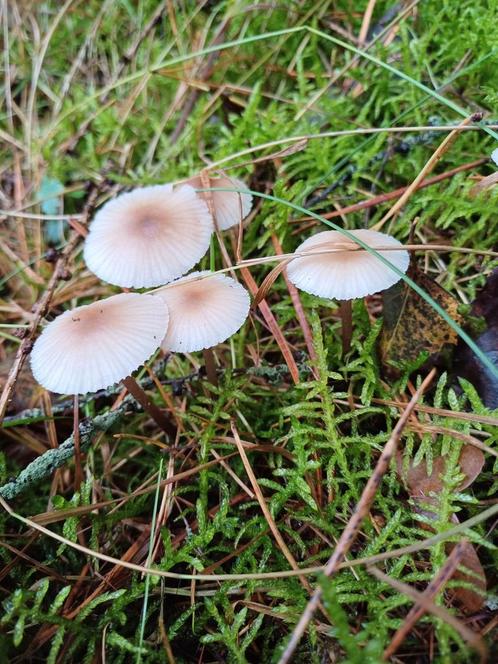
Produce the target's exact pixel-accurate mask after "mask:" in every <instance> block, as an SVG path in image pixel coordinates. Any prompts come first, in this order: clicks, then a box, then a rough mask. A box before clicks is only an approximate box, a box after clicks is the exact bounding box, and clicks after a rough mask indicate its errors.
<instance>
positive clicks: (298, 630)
mask: <svg viewBox="0 0 498 664" xmlns="http://www.w3.org/2000/svg"><path fill="white" fill-rule="evenodd" d="M435 373H436V370H435V369H432V371H431V372H430V373H429V374H428V375H427V376H426V378H425V379H424V380H423V382H422V384H421V385H420V387H419V388H418V390H417V391H416V392H415V394H414V395H413V397H412V398H411V400H410V403H409V404H408V406H407V407H406V410H405V411H404V413H403V414H402V415H401V417H400V418H399V420H398V422H397V424H396V426H395V427H394V429H393V432H392V434H391V436H390V438H389V440H388V441H387V443H386V445H385V446H384V449H383V450H382V453H381V455H380V457H379V460H378V461H377V465H376V466H375V469H374V471H373V473H372V475H371V477H370V479H369V480H368V482H367V484H366V486H365V488H364V489H363V493H362V494H361V497H360V500H359V501H358V504H357V505H356V509H355V511H354V512H353V515H352V516H351V518H350V519H349V521H348V523H347V525H346V527H345V528H344V530H343V532H342V535H341V537H340V538H339V541H338V542H337V546H336V548H335V550H334V553H333V554H332V556H331V557H330V559H329V561H328V562H327V565H326V566H325V570H324V572H323V573H324V575H325V576H327V577H329V576H332V574H334V573H335V572H336V571H337V570H338V569H339V567H340V564H341V563H342V562H343V561H344V559H345V557H346V554H347V553H348V551H349V550H350V548H351V546H352V545H353V542H354V541H355V539H356V537H357V535H358V533H359V530H360V526H361V524H362V521H363V519H364V518H365V517H366V516H367V514H368V512H369V510H370V506H371V504H372V502H373V500H374V498H375V494H376V492H377V489H378V488H379V485H380V483H381V481H382V478H383V477H384V475H385V473H386V472H387V470H388V469H389V465H390V463H391V460H392V458H393V456H394V454H395V452H396V448H397V446H398V441H399V439H400V437H401V434H402V432H403V429H404V428H405V426H406V423H407V422H408V418H409V417H410V415H411V414H412V412H413V410H414V409H415V406H416V404H417V401H418V400H419V399H420V397H421V396H422V394H423V393H424V392H425V390H426V389H427V387H428V386H429V384H430V383H431V381H432V379H433V378H434V376H435ZM321 595H322V589H321V588H320V587H317V588H316V589H315V591H314V593H313V595H312V597H311V599H310V600H309V602H308V604H307V606H306V608H305V610H304V612H303V614H302V615H301V618H300V619H299V622H298V623H297V625H296V627H295V628H294V631H293V632H292V635H291V638H290V641H289V643H288V644H287V646H286V648H285V650H284V652H283V654H282V657H281V658H280V660H279V664H288V662H291V661H292V655H293V653H294V650H295V649H296V647H297V645H298V643H299V641H300V640H301V637H302V636H303V634H304V632H305V631H306V628H307V627H308V624H309V622H310V620H311V619H312V618H313V615H314V613H315V611H316V609H317V608H318V605H319V603H320V598H321Z"/></svg>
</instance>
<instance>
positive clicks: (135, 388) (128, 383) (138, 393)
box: [121, 376, 176, 440]
mask: <svg viewBox="0 0 498 664" xmlns="http://www.w3.org/2000/svg"><path fill="white" fill-rule="evenodd" d="M121 382H122V383H123V385H124V386H125V387H126V389H127V390H128V392H129V393H130V394H131V395H132V396H133V398H134V399H136V400H137V401H138V403H139V404H140V405H141V406H142V408H143V409H144V410H145V411H146V412H147V413H148V414H149V415H150V416H151V417H152V419H153V420H154V422H156V424H158V425H159V426H160V427H161V429H163V431H165V432H166V433H167V434H168V436H169V437H170V438H171V439H173V440H174V439H175V436H176V426H175V425H174V424H173V423H172V422H171V420H170V419H169V417H167V415H165V414H164V413H163V411H162V410H161V409H160V408H158V407H157V406H156V404H155V403H153V402H152V401H151V400H150V399H149V397H148V396H147V395H146V393H145V392H144V391H143V389H142V388H141V387H140V385H139V384H138V383H137V381H136V380H135V379H134V378H133V377H132V376H128V377H127V378H124V379H123V380H122V381H121Z"/></svg>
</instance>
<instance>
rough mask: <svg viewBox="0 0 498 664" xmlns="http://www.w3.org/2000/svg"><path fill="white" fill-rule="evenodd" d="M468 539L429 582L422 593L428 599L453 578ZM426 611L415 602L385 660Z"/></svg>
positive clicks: (454, 551)
mask: <svg viewBox="0 0 498 664" xmlns="http://www.w3.org/2000/svg"><path fill="white" fill-rule="evenodd" d="M467 541H468V540H462V541H461V542H458V544H457V545H456V546H455V547H454V548H453V550H452V552H451V553H450V555H449V556H448V558H447V560H446V562H445V563H444V565H443V566H442V567H441V569H440V570H439V572H438V573H437V575H436V576H435V577H434V578H433V579H432V581H431V582H430V583H429V585H428V586H427V588H426V589H425V590H424V592H423V593H422V596H423V597H424V598H425V599H426V600H428V601H432V600H433V599H434V598H435V597H436V595H437V594H438V592H439V591H440V590H442V589H443V588H444V586H445V585H446V583H447V581H449V580H450V579H451V577H452V576H453V574H454V573H455V571H456V569H457V567H458V564H459V563H460V560H461V558H462V556H463V554H464V552H465V551H464V546H465V543H466V542H467ZM368 569H369V571H371V570H372V569H373V568H368ZM426 611H427V608H426V607H425V606H424V605H422V604H420V603H417V604H415V605H414V606H413V607H412V608H411V609H410V611H409V612H408V614H407V616H406V618H405V620H404V622H403V624H402V625H401V627H400V628H399V629H398V630H397V631H396V633H395V634H394V636H393V638H392V639H391V643H390V644H389V645H388V647H387V648H386V649H385V650H384V654H383V659H384V660H388V659H389V658H390V657H392V656H393V655H394V653H395V652H396V650H397V649H398V648H399V647H400V645H401V644H402V643H403V641H404V640H405V637H406V636H407V635H408V634H409V633H410V631H411V629H412V628H413V626H414V625H415V623H417V622H418V621H419V620H420V618H421V617H422V616H423V615H424V613H425V612H426Z"/></svg>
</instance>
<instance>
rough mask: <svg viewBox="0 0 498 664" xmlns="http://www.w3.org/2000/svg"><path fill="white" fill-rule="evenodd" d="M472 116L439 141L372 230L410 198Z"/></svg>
mask: <svg viewBox="0 0 498 664" xmlns="http://www.w3.org/2000/svg"><path fill="white" fill-rule="evenodd" d="M473 121H474V120H473V116H471V117H468V118H465V120H464V121H463V122H462V123H461V124H460V125H458V127H456V128H455V129H454V130H453V131H452V132H450V133H449V134H448V136H446V138H445V139H444V141H443V142H442V143H441V145H440V146H439V147H438V148H437V149H436V151H435V152H434V154H433V155H432V156H431V158H430V159H429V161H428V162H427V163H426V164H425V166H424V167H423V168H422V170H421V171H420V173H419V174H418V175H417V177H416V178H415V180H414V181H413V182H412V183H411V185H410V186H409V187H408V189H407V190H406V191H405V193H404V194H403V195H402V196H401V198H400V199H399V200H397V201H396V203H395V204H394V205H393V206H392V208H390V209H389V210H388V211H387V213H386V214H385V215H384V216H383V217H382V219H381V220H380V221H379V222H377V223H376V224H375V225H374V226H372V230H374V231H379V230H380V229H381V228H382V227H383V226H384V224H385V223H386V221H388V220H389V219H391V217H393V216H394V215H395V214H396V213H397V212H398V211H399V210H400V209H401V208H402V207H403V205H404V204H405V203H406V201H407V200H408V199H409V198H410V196H411V195H412V194H413V192H414V191H415V190H416V189H418V187H419V185H420V183H421V182H422V181H423V179H424V178H425V176H426V175H428V174H429V173H430V172H431V171H432V170H433V169H434V167H435V166H436V164H437V163H438V161H439V160H440V159H441V157H442V156H443V154H444V153H445V152H446V151H447V150H448V149H449V148H450V146H451V144H452V143H453V141H454V140H455V139H456V137H457V136H458V134H459V133H460V132H461V130H462V127H465V126H467V125H468V124H470V123H471V122H473Z"/></svg>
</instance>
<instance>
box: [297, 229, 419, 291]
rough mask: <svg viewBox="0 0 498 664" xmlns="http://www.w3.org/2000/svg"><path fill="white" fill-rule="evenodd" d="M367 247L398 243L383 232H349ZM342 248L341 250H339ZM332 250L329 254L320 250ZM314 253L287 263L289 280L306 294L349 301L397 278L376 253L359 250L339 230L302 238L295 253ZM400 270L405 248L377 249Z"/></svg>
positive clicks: (406, 257) (403, 265) (404, 268)
mask: <svg viewBox="0 0 498 664" xmlns="http://www.w3.org/2000/svg"><path fill="white" fill-rule="evenodd" d="M350 232H351V233H352V234H353V235H354V236H355V237H357V238H359V239H360V240H362V241H363V242H365V244H368V246H369V247H372V248H373V249H375V248H376V247H391V246H392V247H401V246H402V244H401V242H398V240H396V239H395V238H393V237H391V236H390V235H386V234H385V233H378V232H377V231H370V230H363V229H360V230H355V231H350ZM341 249H342V251H341ZM330 250H334V251H333V252H330V253H319V252H326V251H330ZM303 252H315V253H314V255H312V256H300V257H298V258H294V259H293V260H292V261H291V262H290V263H289V265H288V266H287V274H288V276H289V279H290V280H291V281H292V283H293V284H294V285H295V286H297V287H298V288H300V289H301V290H303V291H306V292H307V293H311V294H312V295H318V296H319V297H326V298H334V299H337V300H352V299H354V298H357V297H365V296H366V295H371V294H372V293H378V292H379V291H382V290H385V289H386V288H389V287H390V286H392V285H393V284H395V283H396V282H397V281H399V279H400V277H399V275H398V274H396V272H394V271H393V270H391V269H390V268H389V267H388V266H387V265H385V264H384V263H382V261H380V260H379V259H378V258H377V257H376V256H374V255H372V254H370V253H368V252H367V251H366V250H364V249H362V248H361V247H360V246H359V245H357V244H356V243H355V242H353V241H352V240H350V239H349V238H348V237H346V236H345V235H343V234H342V233H340V232H339V231H324V232H323V233H317V234H316V235H313V236H312V237H310V238H308V239H307V240H305V241H304V242H303V243H302V244H301V245H300V246H299V247H298V248H297V249H296V253H298V254H300V253H303ZM379 254H381V255H382V256H383V257H384V258H386V259H387V260H388V261H389V262H391V263H392V264H393V265H395V266H396V267H397V268H398V270H400V271H401V272H406V271H407V269H408V265H409V262H410V256H409V254H408V252H407V251H406V250H397V251H389V250H387V251H386V250H384V249H382V250H379Z"/></svg>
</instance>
